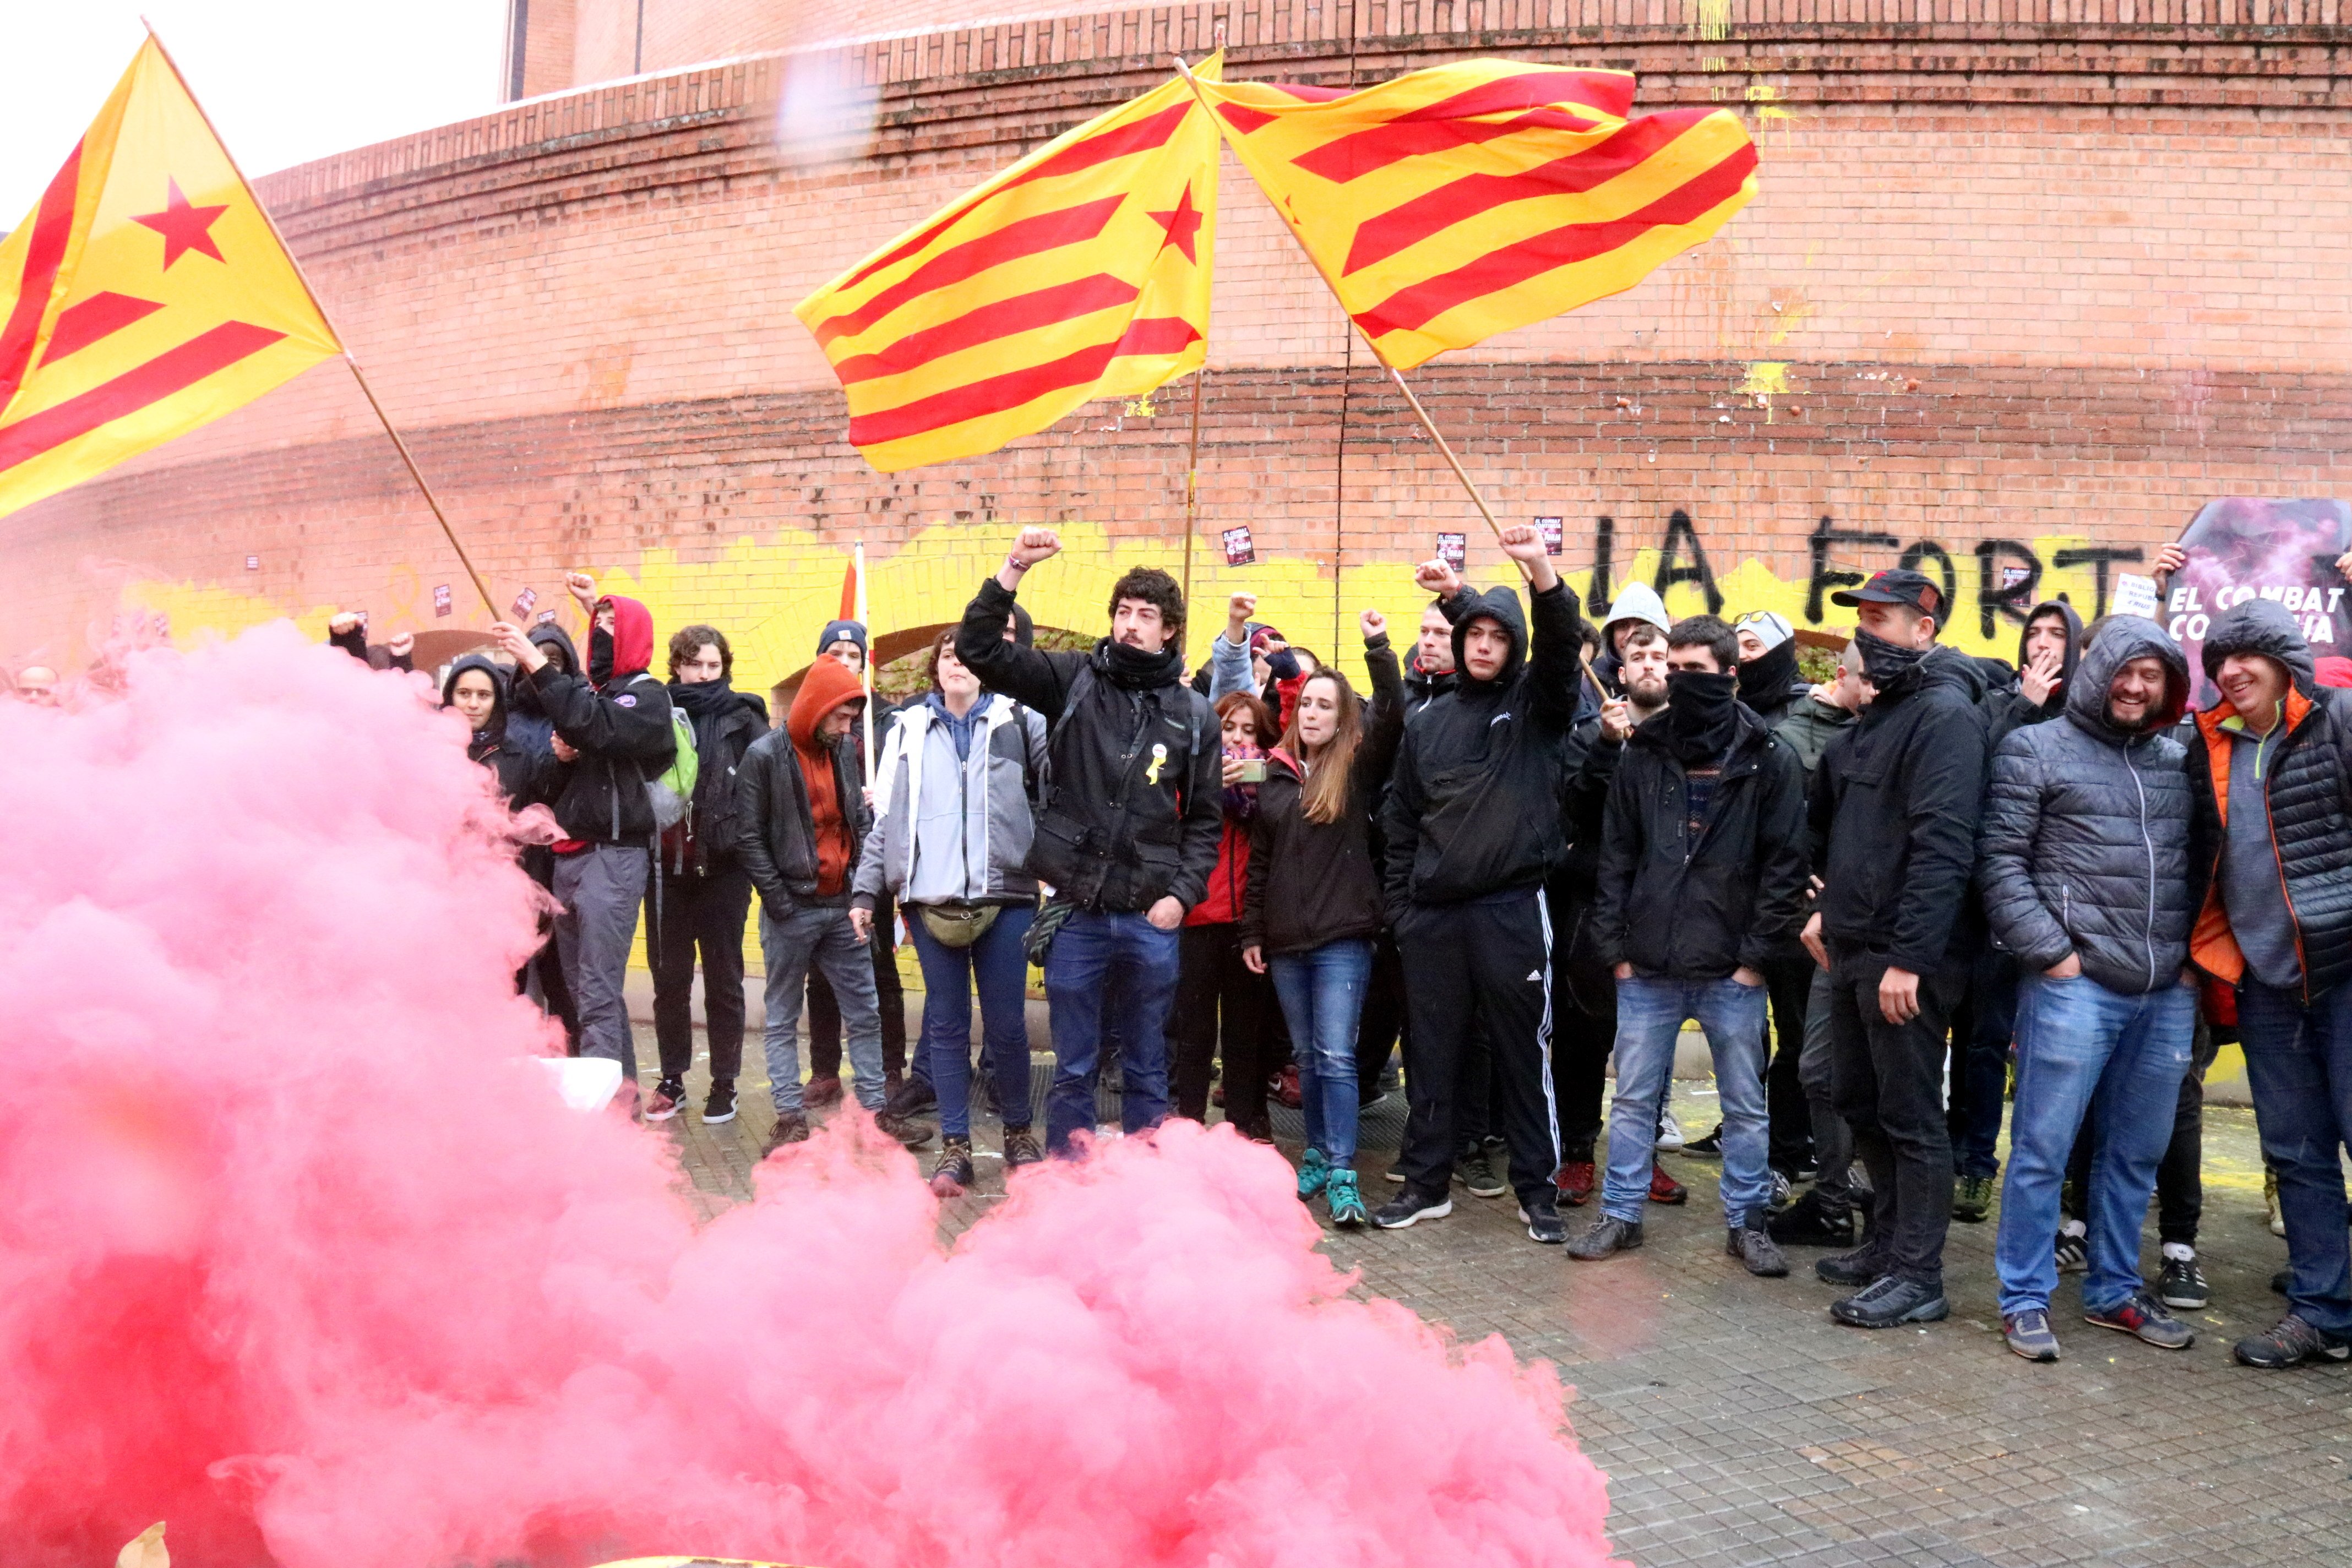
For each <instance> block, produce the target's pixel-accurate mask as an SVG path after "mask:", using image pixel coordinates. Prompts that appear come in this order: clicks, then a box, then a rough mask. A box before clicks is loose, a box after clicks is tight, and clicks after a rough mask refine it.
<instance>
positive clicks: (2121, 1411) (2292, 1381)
mask: <svg viewBox="0 0 2352 1568" xmlns="http://www.w3.org/2000/svg"><path fill="white" fill-rule="evenodd" d="M757 1054H758V1053H757V1049H756V1043H755V1047H754V1049H753V1051H752V1053H751V1055H752V1056H753V1057H754V1058H756V1057H757ZM755 1070H756V1069H755ZM1044 1073H1045V1067H1044V1060H1043V1058H1040V1061H1039V1068H1038V1076H1039V1078H1040V1080H1041V1084H1042V1079H1043V1077H1044ZM699 1079H700V1069H699V1068H698V1070H697V1073H696V1076H695V1081H694V1082H693V1084H692V1087H693V1088H695V1089H696V1090H697V1091H698V1092H699V1089H700V1088H701V1085H700V1082H699ZM743 1089H744V1091H745V1092H744V1097H743V1098H744V1105H745V1111H744V1114H743V1115H742V1116H741V1117H740V1118H739V1119H738V1120H737V1121H735V1122H734V1123H732V1124H731V1125H729V1126H726V1127H719V1128H706V1127H704V1126H702V1125H701V1124H700V1122H699V1121H698V1120H697V1119H696V1118H695V1117H694V1116H693V1115H692V1114H691V1113H689V1114H688V1115H686V1116H683V1117H680V1118H679V1119H678V1120H677V1121H673V1122H671V1123H669V1124H668V1129H667V1131H668V1135H669V1136H670V1137H672V1138H673V1139H675V1140H676V1141H677V1143H678V1144H679V1146H680V1151H681V1155H682V1159H683V1162H684V1165H685V1169H686V1171H687V1173H688V1176H689V1178H690V1180H691V1182H692V1184H693V1189H694V1193H695V1195H696V1201H697V1202H698V1204H699V1205H701V1206H702V1208H703V1209H704V1211H705V1212H706V1213H716V1212H718V1211H719V1209H722V1208H724V1207H726V1206H727V1205H730V1204H731V1203H734V1202H737V1201H740V1199H742V1198H744V1197H746V1196H748V1195H749V1193H750V1178H751V1167H752V1165H753V1164H754V1163H756V1161H757V1157H758V1153H759V1147H760V1142H761V1139H762V1138H763V1137H764V1135H765V1134H766V1132H767V1130H768V1125H769V1115H768V1111H767V1096H766V1086H765V1083H764V1081H763V1080H762V1081H758V1082H753V1081H749V1080H747V1081H746V1082H745V1084H744V1085H743ZM1703 1089H1704V1086H1703V1085H1700V1086H1695V1085H1691V1084H1687V1083H1684V1084H1677V1086H1676V1094H1677V1100H1676V1113H1677V1115H1678V1116H1680V1117H1681V1119H1682V1121H1683V1124H1684V1126H1685V1129H1686V1130H1687V1131H1690V1132H1691V1133H1692V1134H1693V1135H1696V1133H1697V1132H1699V1131H1704V1130H1705V1129H1706V1128H1707V1127H1710V1126H1712V1125H1713V1124H1714V1121H1715V1116H1714V1111H1713V1106H1712V1104H1711V1102H1710V1100H1709V1098H1708V1097H1707V1096H1706V1094H1704V1093H1703V1092H1699V1091H1701V1090H1703ZM1399 1099H1401V1097H1391V1100H1390V1102H1388V1103H1387V1104H1386V1105H1384V1106H1383V1107H1382V1108H1381V1110H1380V1111H1379V1112H1378V1113H1376V1114H1375V1115H1373V1116H1371V1117H1370V1118H1369V1119H1368V1121H1367V1125H1366V1151H1365V1155H1364V1158H1363V1161H1362V1167H1363V1169H1364V1171H1365V1173H1366V1178H1367V1187H1368V1189H1369V1190H1368V1192H1367V1196H1368V1197H1369V1198H1370V1199H1371V1201H1373V1202H1374V1203H1378V1202H1381V1201H1382V1200H1383V1197H1384V1194H1386V1193H1387V1192H1388V1191H1390V1190H1391V1189H1389V1188H1388V1187H1387V1185H1386V1184H1385V1183H1383V1182H1382V1181H1381V1179H1380V1176H1379V1172H1380V1171H1381V1170H1382V1169H1384V1168H1385V1166H1386V1163H1387V1154H1388V1152H1389V1151H1391V1150H1392V1149H1393V1148H1394V1146H1395V1142H1396V1137H1397V1133H1398V1131H1399V1130H1400V1127H1401V1123H1402V1118H1401V1114H1400V1111H1399V1109H1398V1105H1397V1101H1398V1100H1399ZM2207 1118H2208V1120H2207V1132H2206V1165H2207V1186H2206V1208H2205V1221H2204V1231H2205V1234H2204V1237H2203V1238H2202V1247H2201V1252H2202V1258H2203V1262H2204V1266H2205V1269H2206V1272H2207V1274H2208V1276H2209V1277H2210V1279H2211V1281H2212V1285H2213V1301H2212V1305H2211V1307H2210V1309H2209V1310H2205V1311H2202V1312H2196V1313H2189V1314H2184V1315H2185V1316H2187V1317H2188V1318H2189V1320H2190V1321H2192V1322H2193V1324H2194V1325H2195V1327H2196V1328H2197V1329H2198V1331H2199V1340H2198V1342H2197V1344H2196V1346H2195V1347H2194V1348H2193V1349H2191V1350H2189V1351H2188V1352H2179V1353H2167V1352H2161V1351H2157V1350H2153V1349H2150V1348H2148V1347H2147V1346H2144V1345H2141V1344H2139V1343H2138V1342H2136V1341H2133V1340H2130V1339H2127V1338H2126V1337H2124V1336H2122V1335H2120V1334H2116V1333H2112V1332H2108V1331H2101V1330H2095V1329H2093V1328H2092V1327H2090V1326H2089V1325H2088V1324H2085V1323H2084V1322H2082V1321H2080V1318H2079V1316H2078V1304H2077V1301H2076V1298H2075V1295H2074V1291H2075V1286H2076V1280H2077V1279H2078V1278H2079V1277H2070V1278H2068V1279H2064V1280H2062V1282H2061V1285H2060V1288H2059V1296H2058V1300H2057V1301H2056V1302H2055V1303H2054V1306H2055V1309H2056V1310H2054V1311H2053V1321H2054V1323H2055V1326H2056V1328H2057V1330H2058V1333H2059V1336H2060V1339H2061V1341H2062V1342H2063V1344H2064V1346H2065V1359H2064V1360H2063V1361H2062V1362H2060V1363H2058V1364H2056V1365H2054V1366H2032V1365H2029V1364H2028V1363H2024V1362H2021V1361H2019V1360H2017V1359H2016V1358H2015V1357H2012V1356H2011V1355H2009V1354H2007V1353H2006V1352H2004V1351H2003V1350H2002V1348H2001V1345H2000V1338H1999V1332H2000V1318H1999V1313H1998V1311H1997V1310H1996V1306H1995V1300H1994V1291H1993V1283H1992V1265H1991V1253H1992V1240H1993V1226H1992V1224H1991V1223H1990V1222H1989V1223H1987V1224H1984V1225H1979V1226H1963V1225H1956V1226H1953V1227H1952V1237H1951V1243H1950V1247H1949V1250H1948V1268H1947V1279H1948V1289H1949V1291H1950V1295H1951V1300H1952V1309H1953V1311H1952V1317H1951V1319H1950V1321H1948V1322H1945V1323H1941V1324H1937V1325H1934V1326H1932V1327H1929V1328H1926V1329H1906V1330H1894V1331H1882V1332H1876V1333H1872V1332H1866V1331H1859V1330H1853V1329H1846V1328H1842V1327H1840V1326H1838V1325H1836V1324H1834V1323H1832V1321H1830V1319H1829V1317H1828V1314H1827V1312H1826V1311H1825V1310H1824V1309H1825V1308H1826V1306H1827V1304H1828V1302H1829V1300H1830V1299H1831V1297H1832V1295H1833V1294H1835V1292H1833V1291H1832V1289H1830V1288H1829V1287H1827V1286H1824V1285H1821V1284H1818V1283H1816V1282H1815V1281H1814V1280H1813V1279H1812V1278H1811V1260H1812V1258H1813V1257H1814V1256H1816V1255H1815V1254H1813V1253H1811V1252H1810V1251H1807V1250H1804V1249H1794V1250H1792V1259H1793V1260H1794V1262H1795V1263H1796V1264H1797V1269H1796V1271H1795V1272H1794V1273H1793V1274H1792V1275H1791V1276H1790V1278H1789V1279H1780V1280H1762V1279H1750V1278H1749V1277H1748V1275H1747V1274H1746V1273H1744V1272H1742V1271H1741V1270H1740V1269H1739V1268H1738V1265H1737V1264H1736V1263H1735V1262H1734V1261H1733V1260H1732V1259H1730V1258H1726V1257H1725V1256H1723V1231H1722V1229H1721V1224H1722V1216H1721V1211H1720V1208H1719V1207H1718V1206H1717V1197H1716V1175H1717V1170H1718V1167H1717V1165H1716V1164H1715V1163H1711V1162H1707V1161H1703V1160H1697V1159H1686V1158H1683V1157H1681V1156H1678V1155H1668V1156H1666V1163H1667V1166H1668V1168H1669V1169H1670V1170H1671V1171H1672V1172H1673V1173H1675V1175H1676V1176H1677V1177H1678V1178H1679V1179H1680V1180H1682V1181H1683V1182H1685V1184H1688V1186H1689V1188H1690V1194H1691V1195H1690V1202H1689V1204H1688V1205H1686V1206H1684V1207H1679V1208H1666V1207H1653V1208H1652V1210H1651V1212H1650V1219H1649V1222H1648V1226H1647V1232H1648V1235H1647V1245H1646V1246H1645V1247H1643V1250H1641V1251H1639V1252H1636V1253H1633V1254H1629V1255H1625V1256H1622V1257H1620V1258H1613V1259H1611V1260H1609V1261H1607V1262H1603V1263H1599V1264H1574V1263H1570V1261H1569V1260H1568V1259H1567V1258H1565V1257H1564V1256H1563V1255H1562V1253H1561V1252H1560V1250H1559V1249H1558V1248H1555V1247H1537V1246H1535V1245H1534V1244H1533V1243H1531V1242H1529V1241H1528V1240H1527V1238H1526V1237H1525V1234H1524V1233H1523V1232H1522V1231H1521V1229H1520V1228H1519V1226H1517V1223H1516V1221H1515V1219H1514V1216H1513V1214H1512V1208H1513V1205H1512V1204H1511V1203H1510V1202H1509V1201H1508V1200H1507V1199H1503V1200H1497V1201H1494V1202H1481V1201H1479V1200H1477V1199H1475V1198H1471V1197H1468V1196H1466V1195H1465V1194H1462V1193H1461V1190H1460V1189H1459V1188H1456V1189H1455V1192H1456V1197H1455V1204H1454V1215H1453V1216H1452V1217H1451V1218H1449V1219H1446V1220H1444V1221H1442V1222H1436V1223H1425V1224H1423V1225H1420V1226H1414V1227H1413V1228H1412V1229H1411V1230H1408V1231H1403V1232H1393V1233H1389V1232H1374V1231H1368V1232H1362V1233H1358V1234H1353V1235H1349V1234H1339V1233H1333V1234H1331V1235H1330V1236H1328V1238H1327V1239H1326V1241H1325V1242H1324V1247H1325V1249H1326V1250H1327V1251H1328V1254H1329V1255H1330V1257H1331V1258H1333V1260H1334V1261H1335V1262H1337V1263H1339V1264H1340V1265H1341V1266H1343V1267H1346V1268H1355V1269H1359V1270H1360V1271H1361V1284H1360V1289H1361V1290H1362V1291H1364V1292H1365V1293H1368V1294H1377V1295H1381V1296H1386V1297H1390V1298H1392V1299H1394V1300H1399V1301H1402V1302H1404V1303H1405V1304H1406V1305H1408V1306H1410V1307H1412V1309H1413V1310H1416V1311H1418V1312H1420V1313H1421V1314H1423V1316H1424V1317H1426V1318H1428V1319H1431V1320H1432V1321H1438V1322H1442V1323H1444V1324H1446V1325H1448V1326H1449V1327H1450V1328H1452V1329H1453V1330H1454V1332H1456V1333H1457V1334H1460V1335H1462V1336H1464V1337H1465V1338H1475V1337H1477V1336H1482V1335H1486V1334H1489V1333H1498V1334H1501V1335H1502V1336H1503V1337H1504V1338H1505V1339H1506V1340H1507V1342H1509V1344H1510V1345H1511V1347H1512V1349H1513V1350H1515V1351H1516V1352H1517V1353H1518V1354H1519V1355H1521V1356H1523V1357H1544V1358H1547V1359H1549V1360H1550V1361H1552V1362H1554V1363H1557V1364H1558V1365H1559V1368H1560V1371H1561V1374H1562V1376H1563V1378H1564V1379H1565V1380H1566V1381H1568V1382H1569V1383H1570V1384H1573V1385H1574V1387H1575V1389H1576V1397H1575V1401H1574V1404H1573V1405H1571V1407H1570V1415H1571V1418H1572V1420H1573V1422H1574V1426H1575V1428H1576V1436H1577V1438H1578V1440H1579V1441H1580V1443H1581V1444H1582V1445H1583V1447H1584V1449H1585V1451H1586V1452H1587V1453H1588V1454H1590V1455H1591V1457H1592V1458H1593V1459H1594V1461H1595V1462H1596V1463H1598V1464H1599V1465H1600V1466H1601V1468H1602V1469H1604V1470H1605V1471H1606V1472H1607V1473H1608V1475H1609V1479H1610V1497H1611V1504H1612V1510H1611V1517H1610V1536H1611V1540H1612V1542H1613V1544H1614V1545H1615V1548H1616V1550H1617V1552H1619V1553H1620V1554H1621V1555H1622V1556H1623V1557H1625V1558H1628V1559H1630V1560H1631V1561H1632V1562H1633V1563H1636V1564H1639V1565H1640V1568H1677V1565H1681V1564H1706V1565H1708V1568H1745V1565H1749V1564H1767V1563H1770V1564H1802V1565H1803V1568H1849V1565H1853V1568H1860V1565H1863V1564H1876V1563H1903V1564H1936V1565H1948V1568H1970V1565H1976V1564H1999V1565H2001V1568H2050V1565H2053V1564H2059V1563H2108V1564H2116V1565H2118V1568H2160V1565H2167V1564H2176V1563H2177V1564H2183V1565H2189V1564H2195V1565H2198V1568H2255V1565H2261V1564H2272V1563H2276V1564H2282V1565H2284V1564H2293V1565H2294V1568H2305V1565H2308V1564H2316V1563H2352V1473H2347V1472H2352V1373H2347V1371H2346V1370H2344V1369H2341V1368H2306V1369H2304V1370H2302V1371H2299V1372H2295V1373H2267V1374H2266V1373H2254V1372H2249V1371H2247V1370H2245V1369H2242V1368H2241V1367H2238V1366H2236V1365H2235V1364H2234V1363H2232V1362H2231V1359H2230V1354H2229V1346H2230V1342H2231V1340H2233V1339H2235V1338H2236V1337H2238V1336H2240V1335H2242V1334H2245V1333H2248V1332H2252V1331H2256V1330H2259V1329H2261V1328H2263V1327H2266V1326H2267V1325H2268V1324H2269V1323H2270V1322H2271V1321H2273V1319H2274V1318H2275V1317H2276V1316H2277V1313H2278V1311H2279V1310H2280V1307H2281V1303H2280V1300H2279V1298H2277V1297H2275V1296H2273V1295H2272V1294H2271V1293H2270V1290H2269V1288H2268V1281H2269V1278H2270V1276H2271V1274H2272V1272H2273V1270H2275V1269H2277V1268H2281V1267H2283V1266H2284V1260H2285V1247H2284V1243H2283V1242H2281V1241H2279V1240H2278V1239H2277V1238H2275V1237H2272V1236H2271V1235H2270V1234H2269V1233H2268V1231H2267V1230H2266V1229H2265V1228H2264V1227H2263V1208H2262V1198H2261V1190H2260V1165H2259V1162H2258V1159H2257V1157H2256V1154H2255V1149H2254V1130H2253V1119H2252V1113H2251V1112H2248V1111H2245V1110H2231V1109H2221V1108H2210V1109H2209V1110H2208V1112H2207ZM994 1131H995V1130H994V1128H993V1127H992V1126H989V1125H985V1124H983V1125H982V1126H981V1127H980V1128H979V1129H978V1134H979V1135H978V1138H977V1139H976V1142H978V1143H979V1144H980V1145H981V1147H982V1151H983V1156H982V1160H981V1169H980V1177H981V1185H982V1191H981V1192H980V1193H978V1194H974V1195H973V1196H971V1197H969V1198H964V1199H960V1200H957V1201H955V1202H952V1203H950V1204H948V1205H945V1206H944V1209H943V1212H942V1215H941V1230H942V1234H943V1237H952V1236H953V1235H955V1234H958V1233H960V1232H961V1231H962V1230H963V1229H965V1228H967V1227H968V1226H971V1224H973V1223H974V1222H975V1221H976V1220H978V1219H979V1218H980V1217H981V1216H982V1215H984V1214H986V1213H987V1212H988V1210H989V1208H990V1207H991V1206H992V1205H993V1203H995V1202H996V1201H998V1200H997V1198H996V1197H994V1196H992V1194H1001V1192H1002V1190H1003V1173H1002V1167H1001V1166H1000V1165H998V1164H997V1163H995V1161H994V1160H993V1159H992V1157H988V1156H987V1154H986V1151H988V1150H992V1149H993V1148H994V1146H995V1138H994ZM1276 1133H1277V1136H1278V1138H1279V1139H1280V1140H1281V1141H1282V1142H1284V1144H1285V1147H1286V1152H1291V1153H1292V1154H1294V1155H1295V1154H1296V1152H1297V1121H1296V1119H1295V1117H1292V1118H1290V1119H1289V1120H1288V1121H1287V1125H1285V1124H1284V1123H1282V1122H1279V1121H1278V1122H1277V1126H1276ZM933 1147H936V1145H934V1146H933ZM1591 1212H1592V1211H1591V1210H1590V1209H1588V1210H1585V1211H1582V1213H1583V1214H1590V1213H1591ZM1580 1223H1581V1222H1580V1216H1579V1215H1576V1214H1571V1215H1570V1228H1571V1230H1573V1229H1574V1228H1576V1227H1577V1226H1579V1225H1580ZM2148 1237H2149V1239H2148V1241H2147V1268H2148V1271H2149V1276H2150V1278H2151V1279H2153V1277H2154V1272H2155V1269H2156V1268H2157V1258H2156V1246H2155V1240H2154V1226H2150V1227H2149V1231H2148ZM1398 1461H1399V1463H1401V1464H1410V1462H1411V1456H1410V1453H1409V1452H1407V1451H1402V1450H1401V1451H1400V1452H1399V1454H1398Z"/></svg>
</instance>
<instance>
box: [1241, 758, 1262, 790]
mask: <svg viewBox="0 0 2352 1568" xmlns="http://www.w3.org/2000/svg"><path fill="white" fill-rule="evenodd" d="M1241 782H1242V783H1244V784H1264V783H1265V758H1264V757H1250V758H1248V759H1246V760H1244V762H1243V763H1242V776H1241Z"/></svg>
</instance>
